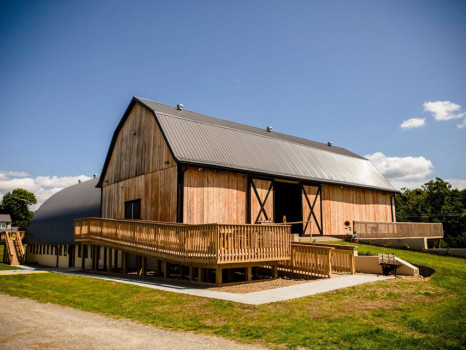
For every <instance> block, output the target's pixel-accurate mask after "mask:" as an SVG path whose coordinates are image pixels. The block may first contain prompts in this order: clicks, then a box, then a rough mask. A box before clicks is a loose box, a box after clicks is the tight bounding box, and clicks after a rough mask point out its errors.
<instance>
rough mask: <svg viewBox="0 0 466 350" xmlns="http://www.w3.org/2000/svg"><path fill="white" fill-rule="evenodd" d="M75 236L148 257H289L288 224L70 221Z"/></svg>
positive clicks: (208, 259)
mask: <svg viewBox="0 0 466 350" xmlns="http://www.w3.org/2000/svg"><path fill="white" fill-rule="evenodd" d="M75 240H77V241H89V240H94V241H102V242H106V243H107V244H114V245H120V246H126V247H131V248H132V249H138V250H141V251H145V252H147V253H148V254H152V255H163V256H168V257H173V258H176V259H177V260H186V259H189V260H196V261H198V262H204V263H217V264H228V263H241V262H254V261H278V260H287V259H289V258H290V240H291V237H290V226H283V225H253V224H245V225H241V224H199V225H191V224H179V223H165V222H155V221H142V220H116V219H103V218H84V219H77V220H75Z"/></svg>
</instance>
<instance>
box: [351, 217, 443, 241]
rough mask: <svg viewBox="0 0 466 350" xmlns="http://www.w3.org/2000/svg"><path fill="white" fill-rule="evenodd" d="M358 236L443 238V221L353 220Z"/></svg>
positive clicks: (375, 237) (354, 229)
mask: <svg viewBox="0 0 466 350" xmlns="http://www.w3.org/2000/svg"><path fill="white" fill-rule="evenodd" d="M353 231H354V233H356V234H357V236H358V238H364V239H366V238H368V239H370V238H373V239H377V238H418V237H419V238H421V237H426V238H443V226H442V224H441V223H426V222H375V221H353Z"/></svg>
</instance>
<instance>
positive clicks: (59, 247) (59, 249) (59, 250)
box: [57, 244, 61, 255]
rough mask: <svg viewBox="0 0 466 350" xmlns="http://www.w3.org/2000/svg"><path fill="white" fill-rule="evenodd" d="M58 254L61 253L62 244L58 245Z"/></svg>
mask: <svg viewBox="0 0 466 350" xmlns="http://www.w3.org/2000/svg"><path fill="white" fill-rule="evenodd" d="M57 255H61V244H60V245H59V246H58V254H57Z"/></svg>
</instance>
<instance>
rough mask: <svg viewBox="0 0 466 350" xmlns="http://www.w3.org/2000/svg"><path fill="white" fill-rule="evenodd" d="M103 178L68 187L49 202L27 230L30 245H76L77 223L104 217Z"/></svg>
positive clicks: (40, 209) (43, 206)
mask: <svg viewBox="0 0 466 350" xmlns="http://www.w3.org/2000/svg"><path fill="white" fill-rule="evenodd" d="M98 180H99V178H95V179H91V180H89V181H84V182H81V183H78V184H76V185H73V186H70V187H67V188H65V189H63V190H61V191H60V192H57V193H55V194H54V195H53V196H52V197H50V198H49V199H47V200H46V201H45V202H44V203H43V204H42V205H41V206H40V208H39V209H38V210H37V211H36V213H35V214H34V217H33V218H32V220H31V222H30V224H29V227H28V229H27V231H26V242H27V243H53V244H72V243H75V241H74V220H75V219H79V218H85V217H100V204H101V195H100V194H101V191H100V188H96V185H97V182H98Z"/></svg>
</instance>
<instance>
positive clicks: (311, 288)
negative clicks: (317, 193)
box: [61, 272, 394, 305]
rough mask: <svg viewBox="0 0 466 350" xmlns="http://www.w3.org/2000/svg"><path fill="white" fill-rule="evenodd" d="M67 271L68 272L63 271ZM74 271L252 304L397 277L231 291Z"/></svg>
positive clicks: (360, 277)
mask: <svg viewBox="0 0 466 350" xmlns="http://www.w3.org/2000/svg"><path fill="white" fill-rule="evenodd" d="M61 273H67V272H61ZM72 275H77V276H83V277H88V278H96V279H101V280H106V281H112V282H119V283H126V284H132V285H135V286H139V287H145V288H151V289H158V290H163V291H167V292H173V293H181V294H188V295H194V296H198V297H204V298H212V299H220V300H225V301H233V302H236V303H242V304H248V305H261V304H267V303H273V302H277V301H285V300H291V299H295V298H302V297H306V296H310V295H315V294H319V293H325V292H331V291H334V290H338V289H342V288H348V287H352V286H357V285H360V284H364V283H370V282H377V281H383V280H387V279H392V278H394V277H393V276H376V275H360V274H358V275H345V276H339V277H336V278H328V279H320V280H315V281H311V282H308V283H302V284H296V285H293V286H287V287H281V288H275V289H268V290H263V291H259V292H252V293H244V294H238V293H228V292H218V291H213V290H206V289H202V288H196V287H195V286H194V287H187V286H177V285H171V284H167V283H161V282H155V281H154V282H149V281H135V280H132V279H128V278H124V277H113V276H98V275H88V274H85V273H72Z"/></svg>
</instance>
